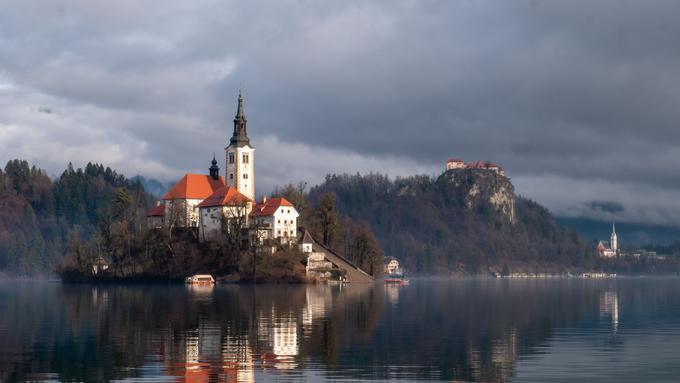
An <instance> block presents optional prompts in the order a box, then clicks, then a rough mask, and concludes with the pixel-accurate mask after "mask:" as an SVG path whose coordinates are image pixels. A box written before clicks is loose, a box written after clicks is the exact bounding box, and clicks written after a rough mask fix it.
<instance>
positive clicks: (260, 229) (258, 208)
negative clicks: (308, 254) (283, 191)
mask: <svg viewBox="0 0 680 383" xmlns="http://www.w3.org/2000/svg"><path fill="white" fill-rule="evenodd" d="M298 216H299V214H298V212H297V210H295V206H293V204H292V203H290V201H288V200H287V199H285V198H264V199H263V200H262V202H260V203H258V204H256V205H255V206H253V210H252V211H251V212H250V220H251V221H252V224H251V227H252V228H253V230H251V238H252V239H253V240H254V241H255V242H258V243H259V242H262V241H264V240H266V239H277V240H279V241H280V242H282V243H290V242H292V241H294V240H295V239H296V237H297V217H298Z"/></svg>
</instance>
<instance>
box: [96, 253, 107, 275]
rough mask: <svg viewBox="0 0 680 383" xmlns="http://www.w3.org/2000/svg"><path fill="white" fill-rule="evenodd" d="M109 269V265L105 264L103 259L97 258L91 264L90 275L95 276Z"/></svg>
mask: <svg viewBox="0 0 680 383" xmlns="http://www.w3.org/2000/svg"><path fill="white" fill-rule="evenodd" d="M108 269H109V263H108V262H106V260H105V259H104V257H101V256H100V257H97V259H95V261H94V263H93V264H92V274H93V275H97V274H99V273H103V272H104V271H106V270H108Z"/></svg>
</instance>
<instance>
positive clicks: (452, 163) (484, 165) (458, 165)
mask: <svg viewBox="0 0 680 383" xmlns="http://www.w3.org/2000/svg"><path fill="white" fill-rule="evenodd" d="M453 169H484V170H491V171H493V172H496V174H499V175H501V176H505V169H504V168H503V166H501V165H497V164H495V163H493V162H489V161H475V162H470V163H466V162H465V161H463V160H461V159H459V158H449V160H448V161H446V170H453Z"/></svg>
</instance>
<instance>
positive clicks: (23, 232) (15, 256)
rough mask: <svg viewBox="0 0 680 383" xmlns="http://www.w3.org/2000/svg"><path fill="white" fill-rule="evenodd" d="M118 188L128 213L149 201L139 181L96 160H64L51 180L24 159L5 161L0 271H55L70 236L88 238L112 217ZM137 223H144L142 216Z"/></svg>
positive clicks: (0, 190)
mask: <svg viewBox="0 0 680 383" xmlns="http://www.w3.org/2000/svg"><path fill="white" fill-rule="evenodd" d="M121 193H122V194H123V195H125V196H126V198H127V199H128V201H127V202H128V203H129V205H130V211H131V212H133V213H132V214H133V215H139V214H143V211H144V210H145V209H146V208H147V207H148V206H149V205H150V204H151V203H153V200H152V198H151V196H150V195H148V194H147V193H146V192H145V191H144V188H143V187H142V186H141V184H140V183H139V182H133V181H130V180H128V179H126V178H125V177H124V176H122V175H120V174H117V173H116V172H115V171H113V170H111V168H108V167H106V168H105V167H104V166H102V165H99V164H91V163H88V164H87V166H85V168H84V169H80V168H79V169H74V168H73V166H72V165H70V164H69V166H68V168H67V169H66V170H65V171H64V172H63V173H62V174H61V176H60V177H59V178H58V179H56V180H52V179H51V178H50V177H49V176H48V175H47V174H46V173H45V172H44V171H42V170H40V169H38V168H36V167H35V166H29V164H28V162H26V161H21V160H12V161H9V162H8V163H7V165H6V166H5V168H4V170H0V272H5V273H7V274H12V275H27V274H36V273H49V272H52V271H54V268H55V267H56V266H57V265H58V264H59V263H60V261H61V259H62V257H63V255H64V253H65V249H66V247H67V244H68V242H69V240H75V239H78V240H80V239H89V238H90V237H92V236H93V235H94V233H95V232H96V231H97V229H98V227H100V226H101V225H102V224H105V223H106V222H107V221H110V220H111V219H112V215H113V214H114V213H115V212H114V211H113V210H112V208H113V204H114V202H115V199H116V196H117V195H119V194H121ZM136 222H138V223H139V224H141V223H143V221H142V220H141V218H140V219H138V220H136Z"/></svg>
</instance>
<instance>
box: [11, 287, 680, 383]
mask: <svg viewBox="0 0 680 383" xmlns="http://www.w3.org/2000/svg"><path fill="white" fill-rule="evenodd" d="M678 287H680V283H679V282H678V281H677V280H646V281H625V280H624V281H599V282H598V281H582V280H556V281H497V280H462V281H461V280H459V281H416V282H414V283H412V284H411V285H409V286H384V285H376V286H365V285H357V286H330V285H320V286H217V287H212V286H190V287H184V286H69V285H59V284H41V283H20V284H12V285H10V284H2V285H0V312H2V314H3V315H2V316H0V337H1V338H2V339H3V342H0V381H25V380H35V381H46V380H62V381H114V380H115V381H120V380H123V381H124V380H126V379H129V380H135V379H146V380H158V381H167V380H169V379H173V380H175V381H181V382H205V381H219V382H253V381H256V380H257V381H260V380H267V379H276V380H279V381H300V380H306V379H311V380H313V379H312V378H311V377H316V378H315V379H317V380H325V379H341V380H352V379H357V380H387V379H403V380H412V379H419V380H427V379H436V380H456V381H483V382H506V381H511V380H513V378H514V377H515V375H516V373H517V371H516V369H517V365H518V363H520V360H522V359H523V358H524V359H526V358H531V357H533V356H536V355H543V354H545V353H550V352H554V351H553V350H552V349H551V348H550V346H549V344H550V342H551V340H553V339H555V338H556V337H557V338H559V336H557V335H556V334H559V333H560V331H561V330H560V329H573V328H580V329H583V331H585V333H586V334H592V335H588V339H592V340H593V342H594V343H593V342H590V343H586V344H587V346H584V347H600V345H601V343H598V342H596V341H595V340H596V339H598V335H597V334H598V332H602V331H603V330H605V329H603V328H602V327H603V326H604V325H605V324H606V325H607V326H608V329H606V331H607V332H608V333H610V334H611V333H612V332H614V333H617V332H618V333H621V331H622V330H621V328H624V329H631V328H635V327H636V326H638V327H640V328H642V327H644V326H651V325H652V324H653V325H655V326H656V325H658V324H659V323H671V324H676V323H677V318H678V317H680V315H678V314H680V313H679V312H678V311H680V294H679V293H678V291H680V289H678ZM622 308H625V310H626V311H625V316H621V315H622V311H621V310H622ZM620 318H626V322H625V326H622V325H621V324H620V322H621V319H620ZM679 327H680V326H679ZM673 328H675V327H673ZM645 331H649V329H648V328H647V329H646V330H645ZM664 331H666V332H668V331H669V330H668V329H667V328H664ZM678 333H680V330H678ZM624 335H625V334H624ZM626 339H627V338H626V337H625V336H622V335H621V334H619V335H618V336H617V337H616V342H614V343H607V345H606V346H607V348H606V349H604V351H602V352H605V351H606V352H612V353H615V352H618V350H621V349H623V348H625V346H626V344H625V342H626ZM586 351H587V349H586V350H585V351H584V352H586ZM593 368H595V367H593ZM546 380H549V379H546Z"/></svg>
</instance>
